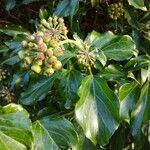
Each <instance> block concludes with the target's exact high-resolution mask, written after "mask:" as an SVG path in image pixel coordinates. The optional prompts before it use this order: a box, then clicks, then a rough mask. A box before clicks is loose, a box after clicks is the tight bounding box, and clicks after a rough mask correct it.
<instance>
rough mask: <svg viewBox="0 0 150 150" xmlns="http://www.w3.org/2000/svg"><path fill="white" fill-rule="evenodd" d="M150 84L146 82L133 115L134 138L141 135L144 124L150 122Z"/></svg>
mask: <svg viewBox="0 0 150 150" xmlns="http://www.w3.org/2000/svg"><path fill="white" fill-rule="evenodd" d="M149 108H150V83H149V81H146V83H145V84H144V85H143V87H142V89H141V94H140V98H139V100H138V102H137V104H136V105H135V107H134V109H133V111H132V113H131V131H132V135H133V136H134V137H137V136H138V135H139V134H140V131H141V127H142V125H143V124H145V123H147V122H148V120H150V109H149Z"/></svg>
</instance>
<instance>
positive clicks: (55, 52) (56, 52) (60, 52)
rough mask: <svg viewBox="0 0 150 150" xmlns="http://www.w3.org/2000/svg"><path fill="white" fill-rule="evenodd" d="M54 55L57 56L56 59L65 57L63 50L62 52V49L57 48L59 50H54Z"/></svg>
mask: <svg viewBox="0 0 150 150" xmlns="http://www.w3.org/2000/svg"><path fill="white" fill-rule="evenodd" d="M54 55H55V56H56V57H60V56H62V55H63V50H62V49H61V48H60V47H59V48H57V49H55V50H54Z"/></svg>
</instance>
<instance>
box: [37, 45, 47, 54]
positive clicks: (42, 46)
mask: <svg viewBox="0 0 150 150" xmlns="http://www.w3.org/2000/svg"><path fill="white" fill-rule="evenodd" d="M38 49H39V51H41V52H45V51H46V50H47V45H46V44H45V43H42V44H39V45H38Z"/></svg>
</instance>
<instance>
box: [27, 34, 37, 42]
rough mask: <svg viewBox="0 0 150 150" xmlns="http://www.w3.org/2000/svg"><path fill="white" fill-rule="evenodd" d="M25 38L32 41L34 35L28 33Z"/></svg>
mask: <svg viewBox="0 0 150 150" xmlns="http://www.w3.org/2000/svg"><path fill="white" fill-rule="evenodd" d="M27 39H28V40H29V41H34V39H35V37H34V36H33V35H29V36H28V37H27Z"/></svg>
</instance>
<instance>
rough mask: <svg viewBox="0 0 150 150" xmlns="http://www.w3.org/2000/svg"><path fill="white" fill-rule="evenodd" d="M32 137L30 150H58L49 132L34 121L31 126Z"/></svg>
mask: <svg viewBox="0 0 150 150" xmlns="http://www.w3.org/2000/svg"><path fill="white" fill-rule="evenodd" d="M33 136H34V143H33V146H32V150H48V149H50V150H58V149H59V148H58V146H57V145H56V143H55V142H54V140H53V139H52V137H51V136H50V134H49V132H48V131H47V130H46V129H45V128H44V126H43V125H42V124H41V123H40V122H39V121H36V122H35V123H34V124H33Z"/></svg>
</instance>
